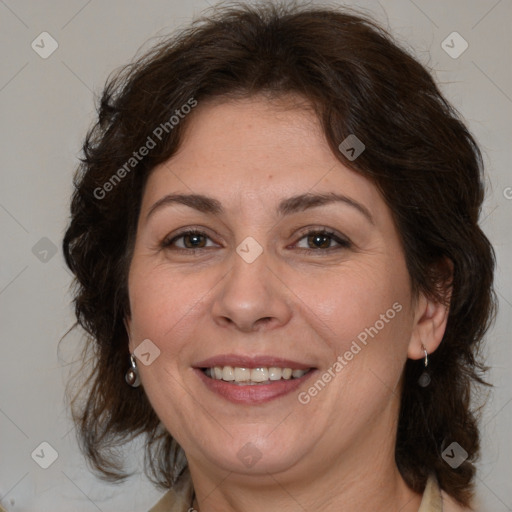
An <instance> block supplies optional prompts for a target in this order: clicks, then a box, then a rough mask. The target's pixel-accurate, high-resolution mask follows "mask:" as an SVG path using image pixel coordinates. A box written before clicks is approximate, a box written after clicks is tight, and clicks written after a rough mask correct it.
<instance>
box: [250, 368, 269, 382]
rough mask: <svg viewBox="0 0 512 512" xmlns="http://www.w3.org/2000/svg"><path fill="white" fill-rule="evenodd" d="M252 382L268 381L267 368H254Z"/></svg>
mask: <svg viewBox="0 0 512 512" xmlns="http://www.w3.org/2000/svg"><path fill="white" fill-rule="evenodd" d="M251 380H252V381H253V382H265V381H267V380H268V369H267V368H253V369H252V370H251Z"/></svg>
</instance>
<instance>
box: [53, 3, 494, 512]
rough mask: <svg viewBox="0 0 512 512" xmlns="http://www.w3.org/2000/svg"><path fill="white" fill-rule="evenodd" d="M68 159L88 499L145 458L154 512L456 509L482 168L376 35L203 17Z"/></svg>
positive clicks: (473, 437) (330, 26)
mask: <svg viewBox="0 0 512 512" xmlns="http://www.w3.org/2000/svg"><path fill="white" fill-rule="evenodd" d="M84 155H85V156H84V159H83V161H82V164H81V167H80V169H79V171H78V174H77V178H76V183H75V185H76V189H75V193H74V196H73V202H72V207H71V214H72V216H71V222H70V225H69V227H68V230H67V232H66V235H65V238H64V243H63V245H64V253H65V256H66V260H67V263H68V265H69V267H70V269H71V270H72V271H73V272H74V274H75V275H76V278H77V288H76V296H75V304H76V313H77V319H78V323H79V324H80V325H81V326H82V327H84V328H85V329H86V331H87V332H88V334H89V342H88V345H87V347H86V350H91V349H92V350H93V359H92V360H93V367H92V368H91V375H90V377H89V380H88V382H87V385H86V386H85V387H84V388H83V389H82V391H81V392H80V393H79V394H78V396H77V397H76V399H75V401H74V404H73V405H74V418H75V421H76V423H77V425H78V432H79V436H80V441H81V446H82V449H83V450H84V453H85V454H86V455H87V457H88V460H89V461H90V462H91V463H92V464H93V466H94V467H95V468H96V469H98V470H99V471H100V472H101V473H102V475H103V476H104V477H105V478H109V479H111V480H120V479H122V478H123V477H124V476H125V475H126V472H125V471H124V468H123V465H122V462H120V459H119V457H114V456H112V448H113V447H117V446H119V445H121V444H122V443H123V442H125V441H128V440H129V439H131V438H133V437H135V436H137V435H144V436H145V438H146V440H147V442H146V463H147V472H148V475H149V476H150V477H151V478H152V479H153V481H154V482H155V483H157V484H159V485H160V486H161V487H162V488H164V489H167V493H166V494H165V495H164V497H163V498H162V500H161V501H160V502H159V503H158V504H157V505H155V507H154V508H152V511H154V512H155V511H173V512H175V511H186V510H197V511H201V512H205V511H217V510H222V511H244V512H245V511H248V512H250V511H255V510H275V509H279V510H281V511H287V510H297V509H303V510H310V511H316V510H333V511H334V510H335V511H360V510H379V511H397V510H400V511H402V512H409V511H411V512H412V511H414V512H416V511H418V510H419V511H421V512H424V511H434V510H435V511H438V510H443V511H444V512H449V511H459V510H470V509H471V503H472V486H473V481H474V473H475V468H474V461H475V460H476V457H477V455H478V448H479V434H478V427H477V421H476V417H475V413H474V410H473V409H472V407H471V406H470V403H469V395H470V390H472V389H473V386H474V385H475V384H482V383H483V380H482V371H483V369H484V367H483V366H482V363H481V362H480V361H479V359H478V357H477V356H478V348H479V346H480V343H481V340H482V338H483V336H484V334H485V332H486V330H487V329H488V327H489V324H490V321H491V318H492V315H493V313H494V310H495V298H494V292H493V288H492V282H493V271H494V253H493V250H492V248H491V246H490V244H489V241H488V240H487V238H486V237H485V235H484V234H483V233H482V231H481V230H480V228H479V226H478V216H479V212H480V207H481V204H482V200H483V186H482V160H481V155H480V152H479V149H478V146H477V144H476V143H475V141H474V139H473V138H472V136H471V134H470V133H469V132H468V130H467V128H466V127H465V126H464V124H463V123H462V122H461V120H459V118H458V116H457V114H456V112H455V110H454V109H453V108H452V107H451V106H450V105H449V104H448V103H447V101H446V100H445V99H444V98H443V96H442V95H441V93H440V92H439V90H438V88H437V86H436V85H435V83H434V81H433V79H432V78H431V76H430V74H429V73H428V72H427V71H426V70H425V68H424V67H423V66H422V65H421V64H419V63H418V62H417V61H416V60H415V59H414V58H412V57H411V56H410V55H408V53H407V52H405V51H404V50H402V49H401V48H400V47H399V46H398V45H397V44H396V43H395V42H394V41H393V40H392V38H391V36H390V35H389V34H387V33H386V32H385V31H384V30H383V29H381V28H379V27H378V26H377V25H376V24H374V22H372V21H371V20H369V19H367V18H365V17H363V16H361V15H357V14H354V12H351V11H348V10H341V9H338V10H337V9H332V8H329V9H324V8H318V7H313V8H311V7H306V6H302V7H301V6H290V5H288V6H286V5H280V6H276V5H273V6H272V5H269V6H265V7H249V6H244V5H237V6H231V7H227V8H223V9H218V10H217V11H216V12H215V13H214V14H213V15H212V16H209V17H208V18H207V19H202V20H201V21H199V22H196V23H195V24H194V25H193V26H191V27H190V28H189V29H186V30H184V31H183V32H182V33H180V34H179V35H177V36H175V37H173V38H172V39H169V40H165V41H163V42H162V43H160V44H159V45H157V46H156V47H155V48H154V49H153V50H152V51H150V52H149V53H148V54H147V55H145V56H144V57H142V58H140V59H139V60H138V61H137V62H135V63H133V64H131V65H130V66H128V67H126V68H125V69H124V71H122V72H121V73H119V74H118V75H117V76H116V77H114V78H112V79H111V80H110V81H109V83H108V85H107V87H106V88H105V91H104V93H103V97H102V101H101V105H100V109H99V119H98V122H97V124H96V125H95V126H94V127H93V129H92V130H91V131H90V133H89V134H88V136H87V139H86V142H85V144H84ZM83 396H85V399H86V400H85V401H79V400H78V398H82V397H83Z"/></svg>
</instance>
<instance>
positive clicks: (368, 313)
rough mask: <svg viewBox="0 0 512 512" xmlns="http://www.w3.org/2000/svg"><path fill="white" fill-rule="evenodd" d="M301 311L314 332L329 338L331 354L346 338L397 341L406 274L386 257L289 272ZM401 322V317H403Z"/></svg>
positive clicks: (347, 341)
mask: <svg viewBox="0 0 512 512" xmlns="http://www.w3.org/2000/svg"><path fill="white" fill-rule="evenodd" d="M289 282H290V283H291V282H294V284H293V285H290V288H291V289H292V290H293V292H294V294H295V295H296V296H297V297H298V298H299V299H300V300H299V301H297V304H299V303H301V304H303V307H302V311H303V314H304V315H307V317H309V319H310V322H311V323H314V324H315V325H316V326H317V329H318V330H319V332H322V333H324V334H325V337H326V339H329V340H331V345H332V348H333V349H335V351H336V352H337V353H340V352H341V351H345V350H348V349H349V348H350V344H351V342H352V340H356V339H359V340H360V341H362V342H364V341H365V339H373V338H374V337H377V335H380V336H379V337H380V338H383V337H386V338H390V342H393V341H394V340H397V341H398V337H399V336H398V334H399V333H402V332H403V331H404V329H403V327H404V325H405V324H404V319H406V318H407V317H406V311H405V310H406V304H408V303H409V300H410V299H409V290H408V286H407V276H406V274H405V273H404V272H397V271H396V270H393V268H392V266H391V265H389V266H388V265H387V264H386V262H385V261H384V262H379V263H378V264H374V263H370V262H366V263H365V262H361V263H357V264H356V263H355V262H351V264H350V265H347V266H340V267H339V268H337V269H330V270H329V271H325V270H319V271H318V272H316V273H314V272H313V273H311V272H309V273H304V275H303V276H301V277H300V278H295V279H294V278H293V276H291V275H290V276H289ZM405 323H407V322H405Z"/></svg>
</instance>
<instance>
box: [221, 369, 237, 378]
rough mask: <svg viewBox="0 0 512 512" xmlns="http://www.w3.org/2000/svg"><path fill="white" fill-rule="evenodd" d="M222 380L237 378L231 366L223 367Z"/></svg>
mask: <svg viewBox="0 0 512 512" xmlns="http://www.w3.org/2000/svg"><path fill="white" fill-rule="evenodd" d="M222 380H227V381H231V380H235V372H234V371H233V368H232V367H231V366H224V368H222Z"/></svg>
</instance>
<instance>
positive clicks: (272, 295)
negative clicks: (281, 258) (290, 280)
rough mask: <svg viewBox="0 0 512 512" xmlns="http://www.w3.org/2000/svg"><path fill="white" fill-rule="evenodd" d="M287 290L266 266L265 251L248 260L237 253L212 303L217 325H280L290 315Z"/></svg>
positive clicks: (242, 328) (250, 328)
mask: <svg viewBox="0 0 512 512" xmlns="http://www.w3.org/2000/svg"><path fill="white" fill-rule="evenodd" d="M290 295H291V294H290V291H289V289H288V288H287V286H286V285H285V284H284V283H283V281H281V280H280V278H279V277H278V274H277V272H276V271H275V270H273V269H271V268H270V266H269V261H268V258H267V257H266V253H265V252H263V253H262V254H261V255H260V256H259V257H258V258H257V259H256V260H255V261H253V262H252V263H248V262H247V261H245V260H244V259H243V258H241V257H240V256H239V255H238V254H237V253H235V254H234V263H233V266H232V268H231V269H230V271H229V272H228V273H227V275H226V276H225V277H224V279H222V281H221V283H220V285H219V287H218V288H217V294H216V296H215V298H214V303H213V306H212V314H213V318H214V321H215V322H216V323H217V324H218V325H219V326H221V327H231V328H233V329H237V330H239V331H243V332H252V331H260V330H271V329H274V328H277V327H282V326H283V325H285V324H286V323H287V322H289V320H290V318H291V311H292V309H291V304H290Z"/></svg>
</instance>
